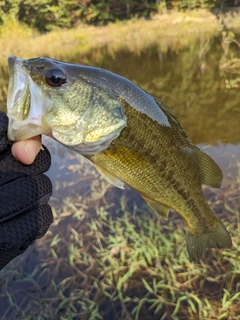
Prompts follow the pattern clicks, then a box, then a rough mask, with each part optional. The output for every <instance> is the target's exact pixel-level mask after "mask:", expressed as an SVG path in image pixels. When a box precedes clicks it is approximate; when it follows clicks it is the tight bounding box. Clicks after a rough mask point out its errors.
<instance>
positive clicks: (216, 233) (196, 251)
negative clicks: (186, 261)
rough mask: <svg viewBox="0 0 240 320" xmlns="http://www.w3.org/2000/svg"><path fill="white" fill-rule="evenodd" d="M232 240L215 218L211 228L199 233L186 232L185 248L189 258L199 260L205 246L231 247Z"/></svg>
mask: <svg viewBox="0 0 240 320" xmlns="http://www.w3.org/2000/svg"><path fill="white" fill-rule="evenodd" d="M231 246H232V240H231V237H230V235H229V233H228V231H227V230H226V228H225V226H224V225H223V223H222V222H221V221H220V220H218V219H217V218H216V226H215V228H214V229H213V230H211V231H208V232H205V233H204V232H203V233H201V234H197V235H195V234H193V233H191V232H190V231H189V232H188V234H187V248H188V253H189V256H190V259H191V260H192V261H194V262H199V260H200V259H201V258H202V257H203V254H204V252H205V250H206V249H207V248H220V249H223V248H231Z"/></svg>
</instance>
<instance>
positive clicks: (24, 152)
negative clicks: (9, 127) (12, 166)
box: [12, 136, 42, 164]
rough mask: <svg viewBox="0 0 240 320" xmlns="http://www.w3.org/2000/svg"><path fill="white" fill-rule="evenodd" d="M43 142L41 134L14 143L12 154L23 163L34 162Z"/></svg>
mask: <svg viewBox="0 0 240 320" xmlns="http://www.w3.org/2000/svg"><path fill="white" fill-rule="evenodd" d="M41 146H42V142H41V139H40V137H39V136H37V137H33V138H30V139H27V140H22V141H18V142H15V143H14V144H13V145H12V154H13V155H14V157H15V158H16V159H17V160H18V161H20V162H22V163H23V164H32V163H33V161H34V160H35V158H36V156H37V154H38V153H39V151H40V150H41Z"/></svg>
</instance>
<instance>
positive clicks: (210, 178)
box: [194, 146, 223, 188]
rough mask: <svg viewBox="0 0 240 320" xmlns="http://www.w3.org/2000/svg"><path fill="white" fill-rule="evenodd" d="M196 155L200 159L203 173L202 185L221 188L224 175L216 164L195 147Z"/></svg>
mask: <svg viewBox="0 0 240 320" xmlns="http://www.w3.org/2000/svg"><path fill="white" fill-rule="evenodd" d="M194 150H195V154H196V156H197V159H198V163H199V166H200V168H201V173H202V183H203V184H206V185H208V186H210V187H213V188H220V187H221V183H222V179H223V174H222V171H221V169H220V168H219V166H218V165H217V164H216V162H215V161H214V160H213V159H212V158H210V157H209V156H208V155H207V154H206V153H204V152H202V151H201V150H200V149H198V147H196V146H194Z"/></svg>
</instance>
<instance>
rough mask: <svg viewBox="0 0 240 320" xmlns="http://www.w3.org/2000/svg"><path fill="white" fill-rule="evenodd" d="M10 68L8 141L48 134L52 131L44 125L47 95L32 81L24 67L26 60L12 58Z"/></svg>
mask: <svg viewBox="0 0 240 320" xmlns="http://www.w3.org/2000/svg"><path fill="white" fill-rule="evenodd" d="M8 67H9V86H8V99H7V114H8V117H9V126H8V139H9V140H11V141H17V140H23V139H27V138H30V137H33V136H35V135H38V134H42V133H45V134H46V133H47V132H49V131H50V130H49V128H46V126H43V124H42V117H43V105H44V104H46V97H45V95H44V94H43V93H42V90H41V88H40V87H39V86H38V85H37V84H36V83H35V82H34V81H33V80H32V78H31V76H30V74H29V71H28V70H27V68H26V67H25V66H24V60H22V59H19V58H16V57H14V56H10V57H9V58H8Z"/></svg>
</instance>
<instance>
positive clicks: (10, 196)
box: [0, 174, 52, 225]
mask: <svg viewBox="0 0 240 320" xmlns="http://www.w3.org/2000/svg"><path fill="white" fill-rule="evenodd" d="M51 194H52V183H51V181H50V179H49V178H48V177H47V176H45V175H44V174H42V175H33V176H29V177H26V178H22V179H20V180H14V181H12V182H11V183H8V184H7V185H4V186H1V187H0V199H4V201H0V225H1V223H3V222H4V221H7V220H9V219H13V218H14V217H16V216H18V215H21V214H22V213H24V212H26V211H29V210H32V209H34V208H36V207H38V206H39V205H42V204H45V203H47V202H48V201H49V198H50V196H51Z"/></svg>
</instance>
